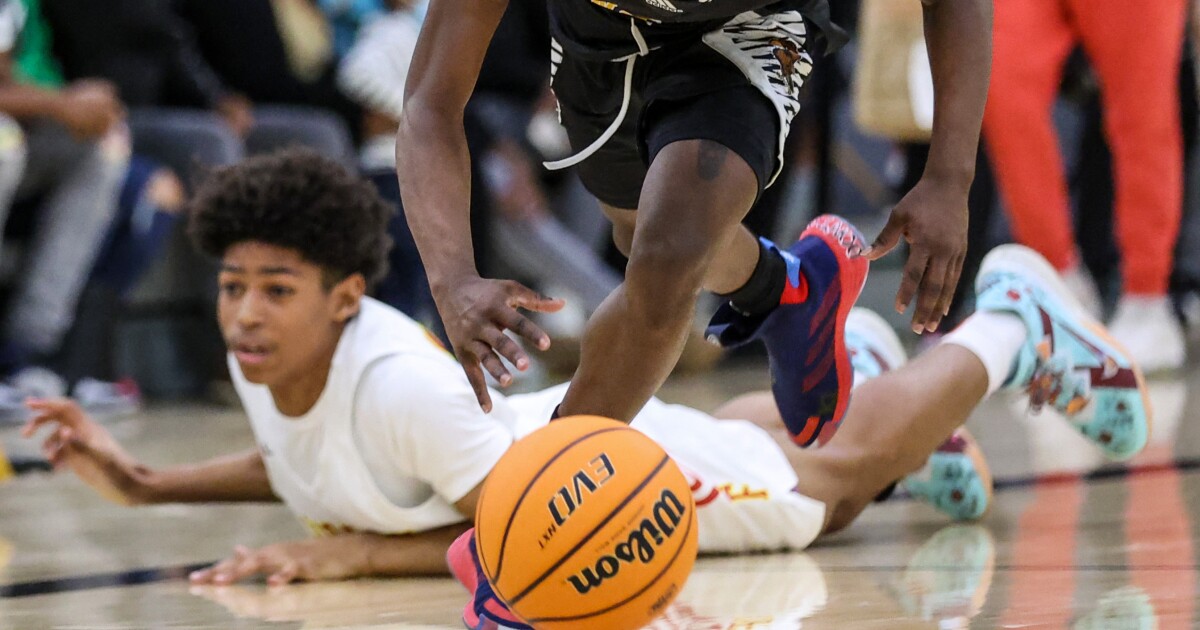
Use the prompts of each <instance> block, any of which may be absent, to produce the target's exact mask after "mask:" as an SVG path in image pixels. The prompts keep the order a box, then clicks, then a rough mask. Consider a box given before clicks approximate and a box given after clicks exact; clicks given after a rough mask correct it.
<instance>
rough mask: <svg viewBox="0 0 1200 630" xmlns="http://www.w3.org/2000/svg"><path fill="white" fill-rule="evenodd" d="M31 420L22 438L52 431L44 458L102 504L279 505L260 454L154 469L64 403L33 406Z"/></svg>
mask: <svg viewBox="0 0 1200 630" xmlns="http://www.w3.org/2000/svg"><path fill="white" fill-rule="evenodd" d="M27 404H28V406H29V408H30V409H31V410H32V411H33V412H34V416H33V418H31V419H30V420H29V422H28V423H27V424H26V425H25V427H24V429H23V430H22V434H23V435H24V436H25V437H27V438H28V437H33V434H34V433H36V432H37V431H38V429H40V428H42V427H51V428H52V429H53V430H52V432H51V433H50V435H49V437H47V438H46V440H45V442H44V443H43V444H42V452H43V454H44V455H45V456H46V459H48V460H50V462H51V463H52V464H53V465H54V467H55V468H56V469H61V468H67V469H70V470H71V471H72V472H74V473H75V474H76V475H78V476H79V478H80V479H82V480H83V481H84V482H85V483H87V484H88V485H90V486H91V487H92V488H93V489H95V490H96V492H98V493H99V494H100V495H101V496H103V497H104V498H106V499H108V500H110V501H113V502H115V503H119V504H121V505H144V504H150V503H201V502H229V501H278V498H276V496H275V493H274V492H273V491H272V490H271V484H270V481H269V480H268V479H267V471H266V468H265V466H264V465H263V462H262V457H261V456H260V455H259V453H258V449H252V450H249V451H246V452H244V453H239V454H235V455H228V456H224V457H218V458H214V459H211V460H208V461H206V462H202V463H199V464H191V465H185V466H173V467H169V468H162V469H157V470H156V469H152V468H150V467H148V466H145V465H143V464H142V463H140V462H138V461H137V460H136V459H134V458H133V456H131V455H130V454H129V453H127V452H126V451H125V449H124V448H122V447H121V445H120V444H119V443H118V442H117V441H116V440H115V439H113V437H112V435H111V434H109V432H108V431H107V430H106V429H105V428H104V427H102V426H100V425H99V424H98V423H97V422H96V421H95V420H93V419H92V418H91V417H90V416H88V415H87V414H86V413H84V411H83V410H82V409H80V408H79V405H77V404H75V403H74V402H72V401H70V400H65V399H49V400H30V401H29V402H28V403H27Z"/></svg>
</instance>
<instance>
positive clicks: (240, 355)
mask: <svg viewBox="0 0 1200 630" xmlns="http://www.w3.org/2000/svg"><path fill="white" fill-rule="evenodd" d="M232 349H233V356H235V357H237V360H238V363H241V364H242V365H258V364H260V363H262V362H263V361H264V360H265V359H266V358H267V354H268V350H267V347H266V346H264V345H262V344H254V343H235V344H232Z"/></svg>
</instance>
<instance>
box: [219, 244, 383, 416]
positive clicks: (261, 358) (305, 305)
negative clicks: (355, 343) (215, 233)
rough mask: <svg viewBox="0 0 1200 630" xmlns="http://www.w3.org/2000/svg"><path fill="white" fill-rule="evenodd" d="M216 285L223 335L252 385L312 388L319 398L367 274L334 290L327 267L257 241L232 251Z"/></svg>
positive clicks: (226, 253)
mask: <svg viewBox="0 0 1200 630" xmlns="http://www.w3.org/2000/svg"><path fill="white" fill-rule="evenodd" d="M217 282H218V286H219V297H218V299H217V319H218V321H219V323H220V325H221V334H222V335H223V336H224V338H225V345H226V347H227V348H228V349H229V351H230V352H232V353H233V356H234V357H235V358H236V359H237V362H238V365H239V366H240V367H241V369H242V374H243V375H244V376H245V377H246V379H247V380H249V381H250V382H251V383H257V384H260V385H267V386H270V387H281V386H288V387H293V386H297V385H302V384H306V383H311V385H312V386H313V387H315V388H317V391H318V392H319V391H320V389H321V388H323V387H324V379H325V374H326V373H327V372H328V368H329V361H330V359H331V357H332V355H333V351H334V349H335V348H336V347H337V342H338V339H339V337H340V335H341V331H342V328H343V326H344V324H345V322H346V320H348V319H349V318H350V317H352V316H353V315H354V314H355V313H357V312H358V305H359V299H360V298H361V297H362V291H361V282H362V276H359V275H352V276H350V277H349V278H347V279H346V280H343V281H342V282H339V283H338V284H336V285H334V286H333V287H332V288H327V287H326V286H325V285H324V284H323V283H322V273H321V268H320V267H318V266H317V265H314V264H312V263H310V262H308V261H306V260H304V259H303V258H302V257H301V256H300V254H299V253H298V252H296V251H295V250H291V249H288V248H285V247H278V246H275V245H268V244H265V243H259V242H254V241H250V242H245V243H239V244H236V245H234V246H232V247H230V248H229V249H228V250H227V251H226V252H225V256H224V258H223V259H222V260H221V272H220V275H219V276H218V277H217ZM314 377H315V378H314Z"/></svg>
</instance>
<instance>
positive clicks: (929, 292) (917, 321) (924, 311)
mask: <svg viewBox="0 0 1200 630" xmlns="http://www.w3.org/2000/svg"><path fill="white" fill-rule="evenodd" d="M951 262H952V261H950V260H947V259H946V258H943V257H934V258H932V259H930V261H929V262H928V263H927V264H926V266H925V275H924V276H923V277H922V278H921V285H920V288H919V289H918V293H917V308H916V309H914V310H913V332H917V333H920V332H926V331H932V330H935V329H936V328H937V323H936V322H937V321H938V320H940V319H941V318H942V314H941V311H940V310H937V309H938V307H939V306H940V301H941V299H942V289H943V288H944V285H945V282H946V270H947V268H948V267H949V266H950V263H951ZM918 328H920V330H918Z"/></svg>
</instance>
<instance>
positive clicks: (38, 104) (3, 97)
mask: <svg viewBox="0 0 1200 630" xmlns="http://www.w3.org/2000/svg"><path fill="white" fill-rule="evenodd" d="M62 107H63V95H62V93H60V92H56V91H53V90H46V89H43V88H39V87H35V86H32V85H21V84H19V83H9V84H7V85H3V86H0V112H3V113H5V114H7V115H9V116H12V117H13V118H17V119H25V118H33V117H36V116H49V117H50V118H55V119H57V118H58V117H59V116H60V115H61V114H60V112H61V111H62Z"/></svg>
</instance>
